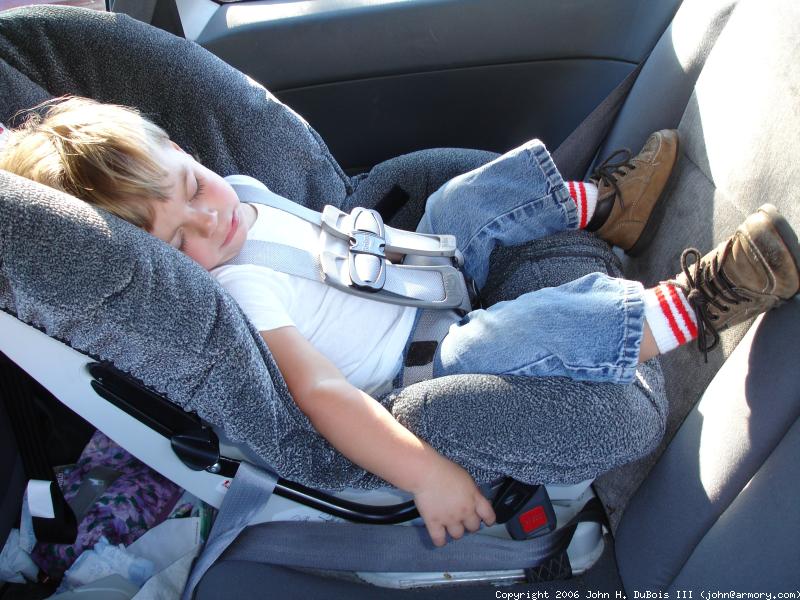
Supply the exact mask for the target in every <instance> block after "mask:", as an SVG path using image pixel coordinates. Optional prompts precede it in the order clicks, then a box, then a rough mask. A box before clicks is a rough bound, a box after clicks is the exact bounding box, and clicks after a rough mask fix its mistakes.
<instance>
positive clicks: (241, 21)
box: [225, 0, 413, 28]
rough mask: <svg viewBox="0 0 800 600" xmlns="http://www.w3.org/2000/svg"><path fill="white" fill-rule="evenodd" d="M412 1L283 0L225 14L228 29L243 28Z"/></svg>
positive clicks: (238, 7)
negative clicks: (333, 0)
mask: <svg viewBox="0 0 800 600" xmlns="http://www.w3.org/2000/svg"><path fill="white" fill-rule="evenodd" d="M410 1H413V0H340V1H338V2H331V1H330V0H285V1H283V2H270V3H269V4H250V3H247V2H245V3H242V4H233V5H231V6H229V7H228V10H227V12H226V15H225V16H226V22H227V25H228V27H231V28H233V27H243V26H245V25H250V24H253V23H264V22H269V21H279V20H283V19H293V18H297V17H304V16H308V15H313V14H320V15H321V14H326V13H334V12H339V11H344V10H351V9H359V8H366V7H373V6H384V5H388V4H400V3H403V2H410Z"/></svg>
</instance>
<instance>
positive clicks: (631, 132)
mask: <svg viewBox="0 0 800 600" xmlns="http://www.w3.org/2000/svg"><path fill="white" fill-rule="evenodd" d="M797 18H798V6H797V4H796V3H794V2H791V1H785V0H769V1H766V2H764V1H752V0H740V1H739V2H738V3H736V2H731V1H728V0H716V1H714V2H707V1H706V0H686V1H685V2H684V4H683V5H682V6H681V9H680V10H679V12H678V13H677V15H676V17H675V20H674V22H673V24H672V25H671V26H670V28H669V29H668V30H667V32H666V33H665V35H664V37H663V38H662V40H661V41H660V42H659V44H658V46H657V48H656V50H655V51H654V53H653V54H652V55H651V57H650V58H649V60H648V61H647V64H646V65H645V67H644V69H643V70H642V73H641V75H640V78H639V80H638V81H637V82H636V85H635V86H634V88H633V90H632V91H631V95H630V96H629V98H628V100H627V102H626V104H625V106H624V107H623V110H622V111H621V113H620V116H619V119H618V121H617V123H616V124H615V126H614V128H613V130H612V132H611V134H610V136H609V140H608V142H607V145H606V148H611V147H620V146H628V147H631V148H634V149H635V148H638V147H640V145H641V144H642V143H643V142H644V140H645V138H646V137H647V135H648V133H649V132H650V131H653V130H655V129H658V128H661V127H677V128H678V129H679V132H680V136H681V156H680V159H679V161H678V164H677V166H676V168H675V172H674V174H673V177H672V180H671V182H670V184H669V185H668V187H667V189H666V191H665V200H664V220H663V223H662V225H661V228H660V230H659V232H658V234H657V236H656V237H655V239H654V240H653V243H652V244H651V246H650V247H649V249H648V250H647V252H646V253H644V254H643V255H642V256H640V257H637V258H636V259H626V260H625V261H624V263H623V264H624V269H625V273H626V275H627V276H629V277H631V278H633V279H638V280H641V281H643V282H644V283H645V284H653V283H655V282H657V281H659V280H661V279H664V278H665V277H669V276H671V275H672V274H673V273H677V272H678V271H679V269H680V261H679V258H680V254H681V251H682V250H683V249H684V248H687V247H692V246H693V247H696V248H698V249H700V250H701V251H702V252H705V251H708V250H710V249H711V248H712V247H714V246H715V245H716V244H718V243H719V242H721V241H722V240H723V239H725V238H726V237H727V236H728V235H729V234H730V233H732V231H733V230H734V229H735V227H736V226H737V225H738V224H739V223H741V222H742V221H743V220H744V218H745V216H746V215H747V214H749V213H750V212H752V211H753V210H755V209H756V208H757V207H758V206H760V205H761V204H763V203H764V202H772V203H773V204H775V205H777V206H778V208H779V209H780V210H781V211H782V212H783V214H784V215H785V216H786V217H787V219H788V220H789V222H790V223H792V224H793V225H794V227H795V228H800V202H798V201H797V199H798V194H797V192H796V190H795V188H796V186H795V184H794V182H795V181H796V180H797V178H798V175H800V163H798V161H797V160H796V152H797V149H798V143H797V139H798V132H799V131H800V120H799V119H798V115H797V112H796V104H797V93H796V89H797V87H796V86H797V85H798V82H800V72H799V71H798V58H800V56H799V55H798V51H797V39H798V35H799V33H798V20H797ZM702 32H705V33H703V34H702V35H701V33H702ZM706 56H707V58H706ZM695 78H696V82H695V81H694V79H695ZM687 84H688V86H687ZM748 327H749V323H745V324H742V325H740V326H738V327H736V328H733V329H731V330H729V331H726V332H724V334H723V336H722V341H721V348H720V349H719V350H717V351H715V352H712V353H711V354H710V355H709V357H708V364H704V363H703V358H702V356H701V355H699V354H698V352H697V350H696V348H695V347H694V345H688V346H686V347H683V348H680V349H678V350H676V351H674V352H671V353H669V354H668V355H665V356H663V357H661V364H662V367H663V369H664V372H665V381H666V385H667V394H668V397H669V405H670V415H669V420H668V422H667V433H666V435H665V438H664V440H663V442H662V445H661V447H660V448H659V451H657V452H655V453H653V454H651V455H650V456H649V457H647V458H646V459H645V460H643V461H639V462H637V463H633V464H631V465H628V466H627V467H625V468H623V469H620V470H616V471H614V472H612V473H609V474H607V475H606V476H604V477H602V478H601V479H600V480H599V481H598V482H597V485H596V488H597V490H598V493H599V495H600V496H601V498H602V499H603V502H604V504H606V506H607V508H608V509H609V512H610V514H611V521H612V525H614V526H616V524H617V523H618V522H619V519H620V518H621V516H622V512H623V510H624V507H625V505H626V504H627V501H628V499H629V498H630V497H631V495H632V494H633V493H634V491H635V490H636V488H637V487H638V486H639V484H640V483H641V482H642V480H643V479H644V478H645V476H646V475H647V472H648V471H649V469H650V468H651V467H652V465H653V463H654V462H655V460H656V459H657V457H658V455H659V453H660V451H661V450H663V448H664V447H665V446H666V444H667V443H668V442H669V439H670V438H671V437H672V436H673V435H674V433H675V431H676V430H677V428H678V427H679V426H680V424H681V422H682V421H683V419H684V417H685V416H686V414H687V413H688V412H689V411H690V410H691V409H692V407H693V406H694V405H695V404H696V402H697V401H698V398H700V396H701V395H702V393H703V391H704V390H705V388H706V386H707V385H708V384H709V382H710V381H711V379H712V378H713V377H714V375H715V373H716V372H717V370H718V369H719V368H720V366H721V365H722V364H723V363H724V362H725V360H726V357H727V356H728V355H729V354H730V353H731V352H732V350H733V348H734V347H735V346H736V344H737V343H738V342H739V340H740V339H741V338H742V336H743V335H744V333H745V332H746V331H747V329H748Z"/></svg>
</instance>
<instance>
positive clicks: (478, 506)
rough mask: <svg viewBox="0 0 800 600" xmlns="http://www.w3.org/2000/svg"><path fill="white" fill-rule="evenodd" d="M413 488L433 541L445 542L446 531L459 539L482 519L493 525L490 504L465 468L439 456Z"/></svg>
mask: <svg viewBox="0 0 800 600" xmlns="http://www.w3.org/2000/svg"><path fill="white" fill-rule="evenodd" d="M440 458H441V460H438V461H436V464H435V465H433V466H432V467H431V469H430V470H429V471H428V473H426V476H425V478H424V480H423V481H422V483H421V486H420V487H419V488H418V489H417V490H415V491H414V502H415V503H416V505H417V510H419V514H420V516H421V517H422V519H423V520H424V521H425V526H426V527H427V528H428V533H429V534H430V536H431V540H433V543H434V545H436V546H444V545H445V543H446V535H445V534H446V533H449V534H450V537H452V538H453V539H456V540H457V539H459V538H460V537H461V536H463V535H464V531H465V530H467V531H477V530H478V529H479V528H480V526H481V521H483V522H484V523H486V524H487V525H494V520H495V515H494V510H493V509H492V505H491V504H489V501H488V500H487V499H486V498H485V497H484V496H483V494H482V493H481V491H480V490H479V489H478V486H477V485H475V482H474V481H473V480H472V477H470V475H469V473H467V472H466V471H465V470H464V469H462V468H461V467H459V466H458V465H457V464H455V463H453V462H451V461H449V460H447V459H446V458H444V457H440Z"/></svg>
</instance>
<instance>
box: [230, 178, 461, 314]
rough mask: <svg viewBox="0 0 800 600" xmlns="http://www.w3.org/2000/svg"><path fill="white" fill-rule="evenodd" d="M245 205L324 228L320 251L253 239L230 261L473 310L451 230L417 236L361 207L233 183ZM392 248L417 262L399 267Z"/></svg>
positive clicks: (425, 304) (371, 293) (375, 296)
mask: <svg viewBox="0 0 800 600" xmlns="http://www.w3.org/2000/svg"><path fill="white" fill-rule="evenodd" d="M233 188H234V190H235V191H236V193H237V194H238V196H239V199H240V200H242V201H243V202H256V203H259V204H264V205H266V206H270V207H272V208H275V209H278V210H281V211H284V212H287V213H289V214H292V215H294V216H296V217H299V218H300V219H303V220H304V221H306V222H308V223H311V224H312V225H314V226H316V227H319V229H320V237H319V240H320V245H319V250H318V251H312V250H309V249H308V248H306V247H304V246H300V245H298V246H293V245H286V244H280V243H275V242H269V241H259V240H247V241H246V242H245V244H244V246H243V247H242V250H241V252H240V253H239V254H238V255H237V256H236V257H235V258H233V259H232V260H231V261H229V262H228V263H226V264H229V265H240V264H257V265H262V266H266V267H269V268H271V269H273V270H275V271H279V272H282V273H288V274H290V275H295V276H298V277H304V278H306V279H311V280H314V281H319V282H322V283H325V284H327V285H330V286H332V287H335V288H337V289H339V290H341V291H343V292H346V293H348V294H353V295H356V296H361V297H362V298H369V299H370V300H377V301H380V302H388V303H390V304H400V305H404V306H415V307H417V308H427V309H437V310H442V309H457V310H461V311H463V312H469V311H470V310H472V305H471V302H470V298H469V292H468V290H467V286H466V283H465V281H464V276H463V275H462V273H461V271H459V270H458V269H457V268H456V267H455V266H453V263H454V262H456V263H457V264H458V263H459V261H461V260H462V259H461V256H460V253H459V252H458V250H457V249H456V244H455V238H454V237H453V236H452V235H431V234H422V233H413V232H410V231H403V230H400V229H394V228H392V227H388V226H385V225H384V224H383V220H382V219H381V217H380V215H379V214H378V213H377V212H376V211H374V210H369V209H364V208H355V209H353V211H352V212H351V213H350V214H349V215H348V214H347V213H344V212H342V211H341V210H339V209H338V208H336V207H334V206H326V207H325V209H324V211H323V212H322V213H318V212H316V211H313V210H311V209H308V208H306V207H304V206H300V205H299V204H297V203H295V202H292V201H291V200H287V199H286V198H283V197H281V196H278V195H276V194H273V193H272V192H269V191H267V190H264V189H261V188H258V187H256V186H253V185H238V184H234V185H233ZM387 253H394V254H400V255H403V256H406V257H408V258H409V259H411V261H410V262H413V264H402V265H399V264H393V263H391V262H390V261H389V260H387V259H386V254H387Z"/></svg>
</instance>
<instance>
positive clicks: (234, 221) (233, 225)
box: [222, 210, 239, 246]
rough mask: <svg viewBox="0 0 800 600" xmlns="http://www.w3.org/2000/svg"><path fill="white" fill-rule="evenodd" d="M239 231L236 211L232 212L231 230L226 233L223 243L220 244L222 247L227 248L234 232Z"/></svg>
mask: <svg viewBox="0 0 800 600" xmlns="http://www.w3.org/2000/svg"><path fill="white" fill-rule="evenodd" d="M237 229H239V214H238V211H236V210H234V211H233V218H232V219H231V228H230V230H229V231H228V235H226V236H225V241H223V242H222V245H223V246H227V245H228V242H230V241H231V240H232V239H233V236H234V234H235V233H236V230H237Z"/></svg>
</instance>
